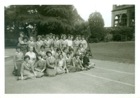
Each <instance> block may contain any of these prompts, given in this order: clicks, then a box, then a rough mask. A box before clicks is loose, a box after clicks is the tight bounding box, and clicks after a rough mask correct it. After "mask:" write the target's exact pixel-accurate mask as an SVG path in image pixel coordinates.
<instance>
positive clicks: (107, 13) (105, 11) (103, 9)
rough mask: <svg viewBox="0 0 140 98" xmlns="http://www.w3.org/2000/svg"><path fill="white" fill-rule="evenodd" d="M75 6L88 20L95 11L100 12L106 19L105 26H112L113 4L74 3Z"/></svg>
mask: <svg viewBox="0 0 140 98" xmlns="http://www.w3.org/2000/svg"><path fill="white" fill-rule="evenodd" d="M74 7H75V8H76V9H77V11H78V14H79V15H80V16H81V17H82V18H83V19H84V20H85V21H87V20H88V18H89V15H90V14H91V13H93V12H95V11H97V12H100V13H101V14H102V17H103V19H104V23H105V27H110V26H111V11H112V4H105V5H104V6H103V5H101V4H92V3H88V4H74Z"/></svg>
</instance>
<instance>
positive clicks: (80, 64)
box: [79, 59, 84, 68]
mask: <svg viewBox="0 0 140 98" xmlns="http://www.w3.org/2000/svg"><path fill="white" fill-rule="evenodd" d="M79 63H80V67H81V68H84V67H83V66H82V61H81V60H80V59H79Z"/></svg>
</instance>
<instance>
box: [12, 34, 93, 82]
mask: <svg viewBox="0 0 140 98" xmlns="http://www.w3.org/2000/svg"><path fill="white" fill-rule="evenodd" d="M36 39H37V40H36ZM94 66H95V64H94V63H90V60H89V52H88V44H87V41H86V40H85V38H84V36H80V35H77V36H76V37H75V38H74V37H73V35H68V36H66V35H65V34H62V35H61V36H58V35H54V34H47V35H45V36H44V35H38V36H37V38H34V37H32V36H30V37H29V38H28V37H26V36H24V33H23V32H20V37H19V38H18V45H17V48H16V53H15V56H14V71H13V74H14V75H16V76H18V80H26V79H30V78H40V77H42V76H56V75H59V74H64V73H69V72H76V71H82V70H88V69H90V68H94Z"/></svg>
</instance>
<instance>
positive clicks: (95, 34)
mask: <svg viewBox="0 0 140 98" xmlns="http://www.w3.org/2000/svg"><path fill="white" fill-rule="evenodd" d="M88 22H89V27H90V31H91V34H92V36H91V39H92V40H93V41H94V42H98V41H101V40H103V37H104V33H103V28H104V20H103V18H102V15H101V14H100V13H99V12H94V13H92V14H90V16H89V19H88Z"/></svg>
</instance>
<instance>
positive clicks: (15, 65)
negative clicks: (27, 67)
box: [13, 55, 17, 69]
mask: <svg viewBox="0 0 140 98" xmlns="http://www.w3.org/2000/svg"><path fill="white" fill-rule="evenodd" d="M13 62H14V67H15V69H17V64H16V55H15V56H14V59H13Z"/></svg>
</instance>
